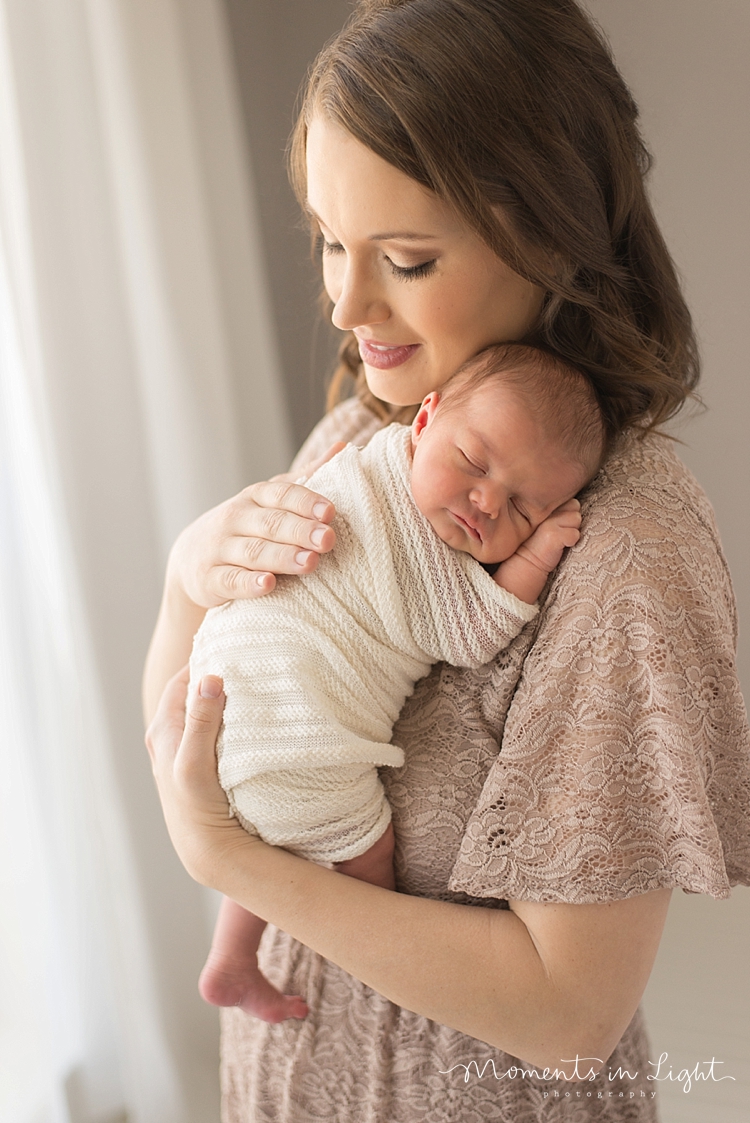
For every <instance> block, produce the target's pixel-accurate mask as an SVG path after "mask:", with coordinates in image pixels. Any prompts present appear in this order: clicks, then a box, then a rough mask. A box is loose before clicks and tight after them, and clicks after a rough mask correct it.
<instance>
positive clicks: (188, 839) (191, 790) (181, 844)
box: [146, 668, 247, 884]
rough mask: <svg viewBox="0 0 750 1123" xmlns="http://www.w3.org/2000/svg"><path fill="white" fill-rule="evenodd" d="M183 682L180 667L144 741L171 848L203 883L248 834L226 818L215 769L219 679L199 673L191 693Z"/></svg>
mask: <svg viewBox="0 0 750 1123" xmlns="http://www.w3.org/2000/svg"><path fill="white" fill-rule="evenodd" d="M187 685H188V669H187V668H184V669H183V670H182V671H180V673H179V674H178V675H175V677H174V678H173V679H171V681H170V682H169V683H168V684H167V686H166V688H165V691H164V694H163V695H162V698H161V701H160V703H159V706H158V708H157V711H156V715H155V717H154V720H153V721H152V722H151V725H150V726H149V728H148V731H147V733H146V745H147V748H148V751H149V755H150V757H151V764H152V767H153V772H154V779H155V780H156V786H157V788H158V791H159V798H160V799H161V803H162V809H163V811H164V819H165V821H166V824H167V829H168V831H169V835H170V838H171V839H172V843H173V844H174V848H175V850H176V851H177V853H178V855H179V856H180V858H181V860H182V862H183V864H184V865H185V868H186V869H187V870H188V873H190V874H191V875H192V876H193V877H195V878H196V880H198V881H202V882H204V883H205V884H208V883H210V879H211V876H212V870H213V868H214V865H215V863H216V862H217V861H220V860H221V854H222V852H226V849H227V847H231V846H233V845H236V844H237V843H238V841H239V842H242V841H244V839H246V837H247V836H246V834H245V831H244V830H243V829H242V827H241V826H240V825H239V823H238V822H237V820H236V819H233V818H231V817H230V814H229V805H228V802H227V798H226V795H225V794H224V792H223V791H222V789H221V786H220V784H219V780H218V776H217V771H216V739H217V737H218V735H219V729H220V727H221V719H222V714H223V712H224V702H225V698H224V693H223V690H222V682H221V679H219V678H217V677H216V676H215V675H206V676H204V678H203V679H202V680H201V682H200V683H199V684H198V689H197V690H195V691H193V692H191V695H190V697H187ZM186 702H187V709H186Z"/></svg>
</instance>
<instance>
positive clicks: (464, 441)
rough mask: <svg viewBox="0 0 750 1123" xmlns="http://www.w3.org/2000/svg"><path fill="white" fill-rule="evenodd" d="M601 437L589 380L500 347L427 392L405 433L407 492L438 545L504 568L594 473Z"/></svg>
mask: <svg viewBox="0 0 750 1123" xmlns="http://www.w3.org/2000/svg"><path fill="white" fill-rule="evenodd" d="M604 449H605V433H604V425H603V423H602V417H601V413H600V410H599V406H598V404H597V400H596V395H595V394H594V391H593V389H592V387H591V384H590V383H589V381H588V379H587V378H586V377H585V376H584V375H583V374H581V372H580V371H578V370H576V369H575V368H574V367H571V366H569V365H568V364H567V363H566V362H564V361H563V360H562V359H559V358H557V357H556V356H555V355H551V354H549V353H548V352H546V351H541V350H538V349H537V348H535V347H529V346H526V345H524V344H518V343H512V344H502V345H500V344H498V345H497V346H494V347H489V348H487V350H486V351H482V352H481V353H480V354H479V355H477V356H476V357H475V358H473V359H471V360H470V361H469V362H468V363H466V364H465V365H464V366H463V367H461V369H460V370H459V371H457V372H456V374H454V375H453V377H452V378H451V379H449V381H448V382H447V383H446V384H445V385H444V386H443V387H442V388H441V390H440V391H436V392H435V393H432V394H429V395H428V396H427V397H426V398H425V400H424V401H423V402H422V405H421V407H420V409H419V413H418V414H417V416H416V418H415V420H414V424H413V425H412V450H413V465H412V476H411V488H412V494H413V495H414V499H415V501H416V504H417V506H418V507H419V509H420V511H421V512H422V514H423V515H424V516H425V518H426V519H427V521H428V522H429V523H430V525H431V526H432V528H433V530H435V532H436V533H437V534H438V536H439V537H440V538H442V540H443V541H444V542H447V543H448V545H449V546H453V547H455V548H456V549H457V550H464V551H465V552H466V553H469V554H471V555H472V557H475V558H476V559H477V560H478V561H480V562H486V563H488V562H500V561H505V559H506V558H509V557H510V556H511V554H514V553H515V552H516V550H517V549H518V547H519V546H520V545H521V543H522V542H524V541H525V540H526V539H527V538H528V537H530V535H531V534H532V533H533V532H534V531H535V530H536V528H537V527H538V526H539V524H540V523H542V522H543V521H544V520H545V519H546V518H547V517H548V515H551V514H552V512H553V511H554V510H556V508H557V507H559V506H560V505H561V504H562V503H565V502H566V500H568V499H571V498H572V497H573V496H574V495H576V494H577V493H578V492H579V491H580V490H581V488H582V487H583V486H584V485H585V484H587V483H588V482H589V480H591V479H592V478H593V477H594V476H595V475H596V473H597V471H598V470H599V467H600V465H601V462H602V458H603V455H604Z"/></svg>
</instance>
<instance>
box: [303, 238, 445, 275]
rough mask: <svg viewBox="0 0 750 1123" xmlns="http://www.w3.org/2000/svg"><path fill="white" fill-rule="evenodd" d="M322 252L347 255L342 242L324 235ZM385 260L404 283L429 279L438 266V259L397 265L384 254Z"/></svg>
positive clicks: (321, 239)
mask: <svg viewBox="0 0 750 1123" xmlns="http://www.w3.org/2000/svg"><path fill="white" fill-rule="evenodd" d="M320 250H321V253H323V254H325V255H326V256H327V257H337V256H338V255H339V254H342V253H346V250H345V249H344V247H343V246H342V245H341V243H340V242H328V241H326V239H325V238H324V237H323V235H322V234H321V236H320ZM383 259H384V261H385V262H386V264H387V265H388V268H389V269H390V271H391V272H392V273H393V274H394V276H396V277H398V278H399V279H400V280H402V281H416V280H418V279H419V278H420V277H427V276H428V275H429V274H430V273H432V272H433V271H434V269H435V266H436V265H437V259H436V258H432V259H431V260H430V261H421V262H420V263H419V264H418V265H397V264H396V262H395V261H391V259H390V257H388V255H387V254H383Z"/></svg>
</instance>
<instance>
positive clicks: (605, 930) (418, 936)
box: [216, 842, 669, 1076]
mask: <svg viewBox="0 0 750 1123" xmlns="http://www.w3.org/2000/svg"><path fill="white" fill-rule="evenodd" d="M252 846H253V851H254V852H252V853H251V852H250V850H246V849H244V848H243V847H241V846H238V847H237V848H236V852H235V853H234V855H233V857H232V859H231V860H230V861H228V862H224V863H222V866H221V872H220V876H219V878H218V882H219V884H217V885H216V887H217V888H220V889H221V890H222V892H224V893H226V894H227V895H228V896H230V897H232V898H233V899H234V900H236V901H238V902H239V903H240V904H241V905H243V906H244V907H245V908H247V909H249V910H250V911H252V912H254V913H256V914H257V915H260V916H262V917H263V918H264V919H267V920H269V921H271V922H272V923H274V924H276V925H278V927H280V928H282V929H284V930H285V931H287V932H289V933H290V935H292V936H294V937H295V938H297V939H298V940H300V941H301V942H302V943H304V944H306V945H307V946H309V947H311V948H312V949H313V950H315V951H317V952H319V953H320V954H321V955H323V956H325V957H326V958H327V959H330V960H331V961H332V962H334V963H336V964H338V965H339V966H340V967H342V968H343V969H344V970H346V971H348V972H349V973H350V974H352V975H354V976H355V977H356V978H358V979H360V980H361V981H362V982H364V983H365V984H367V985H368V986H371V987H372V988H373V989H374V990H376V991H378V992H379V993H380V994H383V995H384V996H385V997H386V998H388V999H390V1000H391V1001H392V1002H394V1003H396V1004H397V1005H399V1006H403V1007H405V1008H406V1009H408V1010H412V1011H414V1012H415V1013H419V1014H422V1015H423V1016H425V1017H428V1018H431V1019H433V1020H434V1021H437V1022H439V1023H441V1024H444V1025H448V1026H451V1027H452V1028H455V1029H458V1030H460V1031H462V1032H464V1033H466V1034H469V1035H470V1036H472V1037H475V1038H478V1039H479V1040H481V1041H486V1042H487V1043H488V1044H490V1045H492V1046H495V1047H496V1048H499V1049H502V1050H504V1051H505V1052H508V1053H510V1054H511V1055H513V1056H517V1057H521V1058H523V1059H524V1060H526V1061H528V1062H530V1063H532V1064H535V1065H537V1066H540V1067H542V1068H543V1067H548V1068H550V1069H554V1068H558V1069H561V1070H563V1071H565V1072H566V1073H567V1074H568V1076H573V1075H574V1059H575V1057H576V1054H577V1055H578V1056H579V1057H589V1058H599V1062H601V1063H603V1062H604V1061H605V1060H606V1059H607V1057H608V1056H609V1054H610V1053H611V1051H612V1049H613V1048H614V1047H615V1045H616V1044H617V1042H618V1041H619V1039H620V1037H621V1035H622V1033H623V1032H624V1030H625V1028H626V1027H627V1025H628V1023H629V1022H630V1019H631V1018H632V1016H633V1014H634V1012H635V1009H636V1007H637V1005H638V1002H639V1000H640V997H641V994H642V992H643V989H644V987H645V984H646V981H647V979H648V975H649V973H650V970H651V966H652V964H653V959H654V957H655V954H656V949H657V947H658V942H659V937H660V935H661V929H662V926H663V921H664V916H665V915H666V906H667V902H668V897H669V893H668V892H667V891H661V892H657V893H651V894H646V895H645V896H643V897H637V898H631V899H630V900H627V901H617V902H612V903H611V904H602V905H530V904H529V903H523V904H521V903H519V904H518V905H516V906H515V908H516V910H517V911H511V910H497V909H484V908H481V907H468V906H465V905H454V904H450V903H446V902H440V901H433V900H429V899H424V898H418V897H410V896H406V895H403V894H398V893H392V892H389V891H388V890H385V889H380V888H378V887H376V886H372V885H367V884H365V883H363V882H360V881H356V880H354V879H352V878H347V877H345V876H343V875H341V874H338V873H335V872H333V871H331V870H326V869H322V868H320V867H317V866H314V865H312V864H311V863H309V862H305V861H303V860H302V859H299V858H296V857H294V856H293V855H291V854H288V853H286V852H285V851H282V850H277V849H274V848H272V847H268V846H265V844H263V843H259V842H254V843H253V844H252ZM522 916H523V919H522V918H521V917H522ZM563 1062H568V1063H563ZM589 1067H590V1064H589V1063H588V1062H587V1063H586V1064H584V1065H583V1066H582V1067H581V1068H579V1071H578V1075H579V1076H585V1075H586V1073H587V1071H588V1068H589ZM593 1067H594V1068H599V1067H601V1064H600V1063H599V1064H597V1063H593Z"/></svg>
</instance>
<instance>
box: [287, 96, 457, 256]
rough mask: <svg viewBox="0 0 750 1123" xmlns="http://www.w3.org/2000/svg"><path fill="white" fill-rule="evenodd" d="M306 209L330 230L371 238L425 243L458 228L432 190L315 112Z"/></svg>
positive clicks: (309, 142) (309, 137) (310, 131)
mask: <svg viewBox="0 0 750 1123" xmlns="http://www.w3.org/2000/svg"><path fill="white" fill-rule="evenodd" d="M307 210H308V213H309V214H310V215H311V217H312V218H314V219H315V220H316V221H318V222H320V223H321V224H322V225H323V226H326V227H328V228H329V229H331V230H335V231H336V232H338V229H339V227H342V226H343V227H346V228H347V229H348V228H352V230H356V233H357V236H361V237H366V238H369V239H371V240H373V241H377V240H381V241H383V240H390V239H396V238H398V239H399V240H407V241H408V240H414V241H417V240H420V241H424V240H428V239H430V238H436V237H444V236H446V235H448V234H451V233H457V232H459V231H460V230H461V223H460V220H459V219H458V217H457V216H456V215H455V214H454V212H453V211H452V210H451V208H449V207H448V206H447V204H445V203H444V202H443V201H442V200H440V199H438V197H437V196H436V195H435V194H434V193H433V192H432V191H429V190H428V189H427V188H426V187H423V186H422V184H420V183H417V181H416V180H415V179H412V178H411V177H410V176H408V175H406V174H405V173H404V172H402V171H400V170H399V169H398V168H395V167H394V166H393V165H392V164H389V163H388V162H387V161H386V160H383V159H382V157H380V156H378V155H377V154H376V153H375V152H373V151H372V150H371V149H370V148H367V147H366V145H364V144H362V143H361V142H360V141H359V140H357V138H356V137H354V136H352V134H351V133H349V132H347V131H346V130H345V129H344V128H342V127H341V126H340V125H338V124H336V123H335V122H332V121H329V120H327V119H326V118H323V117H321V116H319V115H316V116H314V117H313V119H312V121H311V122H310V127H309V129H308V135H307Z"/></svg>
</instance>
